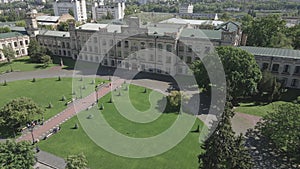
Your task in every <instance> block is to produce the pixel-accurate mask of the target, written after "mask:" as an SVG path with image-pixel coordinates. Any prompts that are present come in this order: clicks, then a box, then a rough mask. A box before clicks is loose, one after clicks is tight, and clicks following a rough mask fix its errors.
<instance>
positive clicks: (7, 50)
mask: <svg viewBox="0 0 300 169" xmlns="http://www.w3.org/2000/svg"><path fill="white" fill-rule="evenodd" d="M2 53H3V55H4V56H5V58H6V59H7V62H9V63H10V62H11V61H12V60H13V59H14V58H15V57H16V52H15V51H14V50H13V48H12V47H10V46H6V47H4V48H3V49H2Z"/></svg>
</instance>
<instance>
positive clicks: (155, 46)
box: [153, 32, 158, 73]
mask: <svg viewBox="0 0 300 169" xmlns="http://www.w3.org/2000/svg"><path fill="white" fill-rule="evenodd" d="M153 34H154V36H155V37H154V73H156V55H157V54H156V53H157V52H156V48H157V38H158V36H157V32H154V33H153Z"/></svg>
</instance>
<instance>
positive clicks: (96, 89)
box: [95, 85, 98, 103]
mask: <svg viewBox="0 0 300 169" xmlns="http://www.w3.org/2000/svg"><path fill="white" fill-rule="evenodd" d="M95 92H96V102H97V103H98V87H97V85H96V86H95Z"/></svg>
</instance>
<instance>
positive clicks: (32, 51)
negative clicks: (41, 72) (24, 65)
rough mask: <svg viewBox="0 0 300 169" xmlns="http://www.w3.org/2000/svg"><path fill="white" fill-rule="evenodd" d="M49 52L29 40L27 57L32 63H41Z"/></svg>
mask: <svg viewBox="0 0 300 169" xmlns="http://www.w3.org/2000/svg"><path fill="white" fill-rule="evenodd" d="M48 53H49V52H48V51H47V49H46V48H45V47H43V46H41V45H40V44H39V43H38V42H37V41H36V40H34V39H33V40H30V43H29V45H28V55H29V57H30V60H31V61H32V62H36V63H43V62H42V61H43V59H42V57H43V56H44V55H46V54H48Z"/></svg>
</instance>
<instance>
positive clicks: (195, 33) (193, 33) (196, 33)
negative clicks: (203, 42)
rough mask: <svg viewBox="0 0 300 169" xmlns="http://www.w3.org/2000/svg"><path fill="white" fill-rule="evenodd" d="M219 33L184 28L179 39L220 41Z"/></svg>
mask: <svg viewBox="0 0 300 169" xmlns="http://www.w3.org/2000/svg"><path fill="white" fill-rule="evenodd" d="M221 33H222V32H221V31H217V30H209V29H192V28H185V29H183V30H182V32H181V34H180V37H189V38H201V39H203V38H204V39H221Z"/></svg>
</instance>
